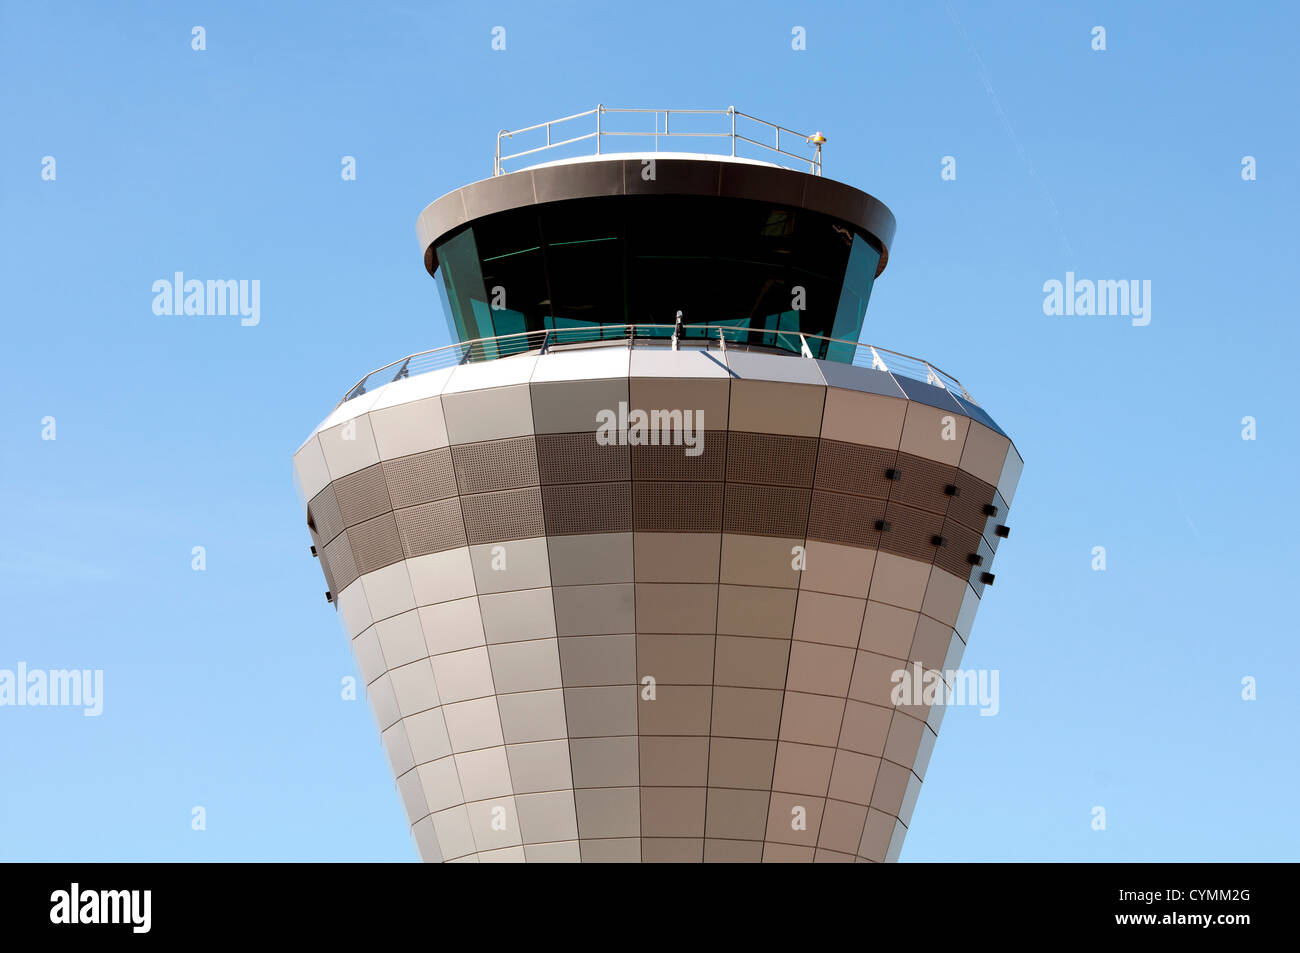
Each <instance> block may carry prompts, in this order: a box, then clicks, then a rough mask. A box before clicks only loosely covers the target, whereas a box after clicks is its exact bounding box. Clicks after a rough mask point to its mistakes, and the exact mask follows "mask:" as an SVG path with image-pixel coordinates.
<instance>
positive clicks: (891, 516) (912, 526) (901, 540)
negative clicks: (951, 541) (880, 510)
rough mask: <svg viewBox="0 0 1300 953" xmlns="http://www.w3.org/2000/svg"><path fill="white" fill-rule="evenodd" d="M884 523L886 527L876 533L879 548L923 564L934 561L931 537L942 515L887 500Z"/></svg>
mask: <svg viewBox="0 0 1300 953" xmlns="http://www.w3.org/2000/svg"><path fill="white" fill-rule="evenodd" d="M885 522H887V523H888V524H889V527H890V528H889V530H888V531H886V532H884V533H881V535H880V548H881V549H883V550H884V551H885V552H889V553H894V554H896V555H899V556H906V557H907V558H908V559H915V560H917V561H919V562H923V563H931V562H934V551H935V546H934V543H933V542H931V540H932V539H933V538H934V537H935V536H938V535H940V530H942V529H943V517H942V516H939V515H937V514H935V513H930V512H927V511H926V510H918V509H917V508H916V507H914V506H904V505H903V504H902V503H894V502H892V501H891V502H890V503H888V504H887V505H886V506H885Z"/></svg>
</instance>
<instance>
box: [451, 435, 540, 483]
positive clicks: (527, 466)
mask: <svg viewBox="0 0 1300 953" xmlns="http://www.w3.org/2000/svg"><path fill="white" fill-rule="evenodd" d="M451 458H452V462H453V463H454V464H455V467H456V482H457V483H458V484H459V485H460V492H461V493H488V492H491V491H493V490H512V489H515V488H516V487H521V486H536V485H537V449H536V447H535V446H534V445H533V438H532V437H531V436H527V437H513V438H510V439H507V440H484V441H482V442H480V443H463V444H460V445H458V446H455V447H452V448H451Z"/></svg>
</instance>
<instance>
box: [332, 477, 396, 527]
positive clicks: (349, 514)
mask: <svg viewBox="0 0 1300 953" xmlns="http://www.w3.org/2000/svg"><path fill="white" fill-rule="evenodd" d="M334 494H335V496H336V497H337V498H338V504H339V513H340V514H341V515H342V517H343V525H344V526H355V525H356V524H357V523H364V522H365V521H366V520H368V519H372V518H373V517H376V516H378V515H379V514H380V513H388V512H390V511H391V510H392V508H393V504H392V501H391V500H389V498H388V485H387V484H386V483H385V482H384V468H383V467H382V466H380V465H379V464H378V463H376V464H375V465H374V466H370V467H366V468H365V469H364V470H358V471H357V472H356V473H349V474H348V475H347V476H345V477H339V478H338V479H337V480H335V481H334Z"/></svg>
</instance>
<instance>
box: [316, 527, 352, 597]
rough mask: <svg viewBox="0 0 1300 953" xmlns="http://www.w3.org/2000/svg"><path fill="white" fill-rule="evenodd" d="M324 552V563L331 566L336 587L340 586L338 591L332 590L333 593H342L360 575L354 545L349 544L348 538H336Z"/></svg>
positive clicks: (340, 536)
mask: <svg viewBox="0 0 1300 953" xmlns="http://www.w3.org/2000/svg"><path fill="white" fill-rule="evenodd" d="M323 552H324V556H325V558H324V560H323V561H322V562H323V563H326V564H328V565H329V574H330V576H332V577H333V580H334V585H336V586H338V589H331V591H332V592H335V593H339V592H342V591H343V590H344V589H346V588H347V587H348V586H349V585H350V584H351V583H352V581H353V580H354V579H356V578H357V576H359V575H360V573H358V572H357V562H356V559H355V557H353V555H352V544H351V543H350V542H348V538H347V537H346V536H343V535H339V536H335V537H334V541H333V542H331V543H328V544H327V545H326V546H325V549H324V551H323ZM327 578H328V577H327Z"/></svg>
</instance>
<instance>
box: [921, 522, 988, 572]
mask: <svg viewBox="0 0 1300 953" xmlns="http://www.w3.org/2000/svg"><path fill="white" fill-rule="evenodd" d="M942 535H943V537H944V539H945V540H947V545H945V546H941V547H939V549H938V550H936V552H935V554H934V563H935V565H936V566H939V567H940V568H942V569H946V570H948V572H950V573H952V574H953V575H954V576H960V577H962V578H963V579H964V578H966V577H967V576H969V575H970V571H971V563H970V561H969V559H968V557H969V556H970V555H971V554H972V553H976V554H978V553H979V547H980V534H979V533H978V532H976V531H975V530H973V529H971V528H970V527H969V526H963V525H962V524H961V523H958V522H957V521H956V520H954V519H952V518H951V517H949V518H948V519H945V520H944V521H943V534H942ZM983 568H984V569H988V565H987V564H986V565H985V566H984V567H983Z"/></svg>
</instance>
